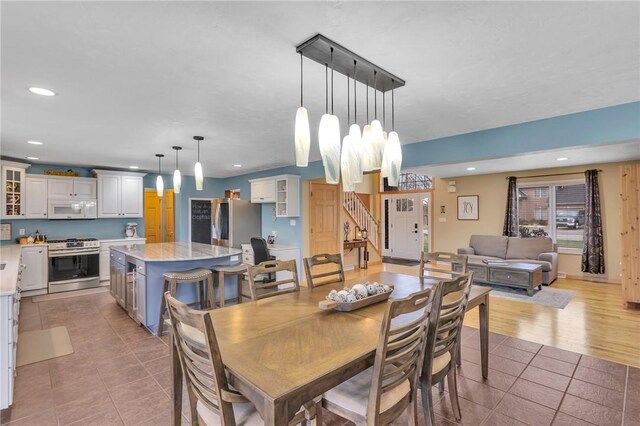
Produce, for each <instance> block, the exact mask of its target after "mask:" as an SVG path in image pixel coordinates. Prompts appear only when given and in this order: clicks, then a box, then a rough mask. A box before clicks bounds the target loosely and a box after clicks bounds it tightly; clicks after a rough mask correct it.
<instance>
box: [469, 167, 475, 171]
mask: <svg viewBox="0 0 640 426" xmlns="http://www.w3.org/2000/svg"><path fill="white" fill-rule="evenodd" d="M475 169H476V168H475V167H467V170H469V171H470V172H471V171H474V170H475Z"/></svg>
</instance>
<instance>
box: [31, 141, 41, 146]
mask: <svg viewBox="0 0 640 426" xmlns="http://www.w3.org/2000/svg"><path fill="white" fill-rule="evenodd" d="M27 143H28V144H31V145H42V142H39V141H27Z"/></svg>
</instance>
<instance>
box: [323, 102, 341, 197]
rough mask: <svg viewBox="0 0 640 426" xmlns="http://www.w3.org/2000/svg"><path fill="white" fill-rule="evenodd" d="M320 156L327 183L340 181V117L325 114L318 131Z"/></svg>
mask: <svg viewBox="0 0 640 426" xmlns="http://www.w3.org/2000/svg"><path fill="white" fill-rule="evenodd" d="M318 140H319V145H320V155H321V156H322V165H323V166H324V175H325V180H326V181H327V183H331V184H337V183H338V182H339V181H340V121H339V120H338V117H336V116H335V115H331V114H324V115H323V116H322V118H321V119H320V128H319V129H318Z"/></svg>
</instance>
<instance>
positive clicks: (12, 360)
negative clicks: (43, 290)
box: [0, 274, 20, 409]
mask: <svg viewBox="0 0 640 426" xmlns="http://www.w3.org/2000/svg"><path fill="white" fill-rule="evenodd" d="M19 312H20V274H18V286H17V291H16V292H15V293H14V294H6V295H3V296H0V342H1V343H2V344H1V345H0V409H5V408H8V407H9V406H10V405H11V404H12V403H13V384H14V381H15V372H16V352H17V350H18V314H19Z"/></svg>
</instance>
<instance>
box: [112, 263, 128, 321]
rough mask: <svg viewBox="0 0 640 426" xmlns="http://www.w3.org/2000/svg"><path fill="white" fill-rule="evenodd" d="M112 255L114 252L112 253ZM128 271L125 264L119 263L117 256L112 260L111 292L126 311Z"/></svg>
mask: <svg viewBox="0 0 640 426" xmlns="http://www.w3.org/2000/svg"><path fill="white" fill-rule="evenodd" d="M111 254H112V255H113V254H114V252H112V253H111ZM125 285H126V270H125V267H124V263H119V262H118V258H117V256H116V255H113V256H112V258H111V267H110V282H109V291H110V292H111V295H112V296H113V298H114V299H116V302H118V305H120V306H122V307H123V308H125V309H126V307H127V304H126V288H125Z"/></svg>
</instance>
